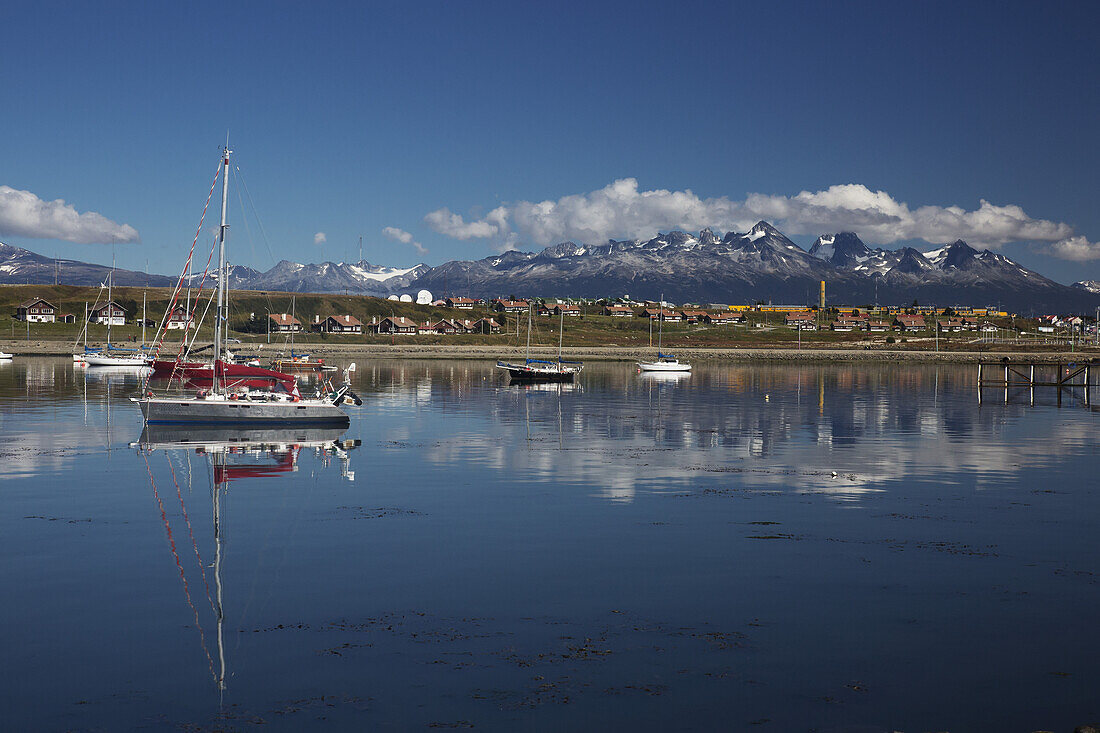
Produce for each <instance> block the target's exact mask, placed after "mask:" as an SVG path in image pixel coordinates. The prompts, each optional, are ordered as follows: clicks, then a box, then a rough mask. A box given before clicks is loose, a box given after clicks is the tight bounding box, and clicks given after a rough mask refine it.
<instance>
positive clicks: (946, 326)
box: [936, 318, 962, 333]
mask: <svg viewBox="0 0 1100 733" xmlns="http://www.w3.org/2000/svg"><path fill="white" fill-rule="evenodd" d="M936 328H938V329H939V331H940V333H958V332H959V331H961V330H962V324H961V323H960V322H959V321H958V320H956V319H954V318H948V319H947V320H943V319H940V320H937V321H936Z"/></svg>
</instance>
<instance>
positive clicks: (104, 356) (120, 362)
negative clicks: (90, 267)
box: [83, 256, 152, 367]
mask: <svg viewBox="0 0 1100 733" xmlns="http://www.w3.org/2000/svg"><path fill="white" fill-rule="evenodd" d="M114 282H115V261H114V257H113V256H112V258H111V274H110V275H108V276H107V305H106V306H105V307H106V308H107V350H106V351H99V352H88V347H87V343H85V346H84V349H85V352H86V353H85V354H84V358H83V363H84V364H86V365H87V366H90V367H101V366H113V367H119V366H121V367H145V366H148V365H149V363H150V362H151V361H152V360H151V359H150V358H149V357H148V356H147V355H145V354H143V353H141V352H139V351H136V350H135V349H120V348H118V347H117V346H112V345H111V322H112V321H114V320H115V301H114V299H113V297H112V292H111V291H112V289H113V287H114ZM89 319H90V315H89Z"/></svg>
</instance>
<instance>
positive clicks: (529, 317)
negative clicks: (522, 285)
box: [524, 303, 534, 361]
mask: <svg viewBox="0 0 1100 733" xmlns="http://www.w3.org/2000/svg"><path fill="white" fill-rule="evenodd" d="M532 308H534V304H533V303H528V304H527V356H525V357H524V359H526V360H527V361H531V309H532Z"/></svg>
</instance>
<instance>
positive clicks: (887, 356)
mask: <svg viewBox="0 0 1100 733" xmlns="http://www.w3.org/2000/svg"><path fill="white" fill-rule="evenodd" d="M298 346H299V347H300V348H302V349H303V350H308V351H309V353H311V354H313V355H315V356H317V357H320V358H323V359H340V360H351V359H357V358H358V359H476V360H492V361H496V360H497V359H517V358H523V354H524V350H523V348H519V347H514V346H511V347H510V346H480V345H474V344H454V345H451V344H446V345H442V344H400V343H398V344H394V345H392V346H391V345H389V344H328V343H324V344H318V343H309V344H299V345H298ZM235 350H236V351H239V352H240V353H243V354H257V355H259V356H260V357H261V359H263V358H264V357H271V358H274V357H276V356H279V355H280V354H281V355H286V354H287V353H288V352H289V349H286V348H285V347H284V346H282V345H279V346H275V345H273V344H266V343H261V342H250V341H246V342H244V343H242V344H239V345H237V347H236V349H235ZM0 351H6V352H8V353H10V354H13V355H14V356H15V357H16V358H19V357H27V356H47V357H65V356H71V355H72V353H73V349H72V347H71V346H70V345H69V344H64V343H60V342H56V341H30V342H27V341H19V340H16V341H11V340H6V341H0ZM674 351H675V353H676V355H677V356H679V357H681V358H683V359H686V360H698V361H730V362H754V361H756V362H769V361H770V362H825V363H828V362H839V363H843V362H883V363H925V364H977V363H978V362H986V363H989V362H995V361H1000V360H1002V359H1004V358H1008V359H1009V360H1011V361H1016V360H1026V361H1031V362H1035V363H1037V364H1038V363H1049V364H1056V363H1059V362H1062V363H1065V362H1070V361H1084V360H1087V359H1092V358H1100V350H1097V349H1095V348H1091V349H1087V350H1082V351H1072V352H1071V351H1061V352H1047V351H1044V352H1029V351H1025V350H1019V351H939V352H937V351H928V350H916V349H889V348H873V349H864V348H850V349H841V348H804V349H796V348H789V347H744V348H740V347H720V348H719V347H695V348H677V349H675V350H674ZM173 353H174V352H173ZM557 354H558V352H557V349H556V348H551V347H538V348H534V347H533V348H532V349H531V356H532V357H535V358H540V359H546V358H549V359H554V358H557ZM653 355H654V349H651V348H634V347H621V346H589V347H578V348H571V349H568V350H567V351H566V352H565V353H564V355H563V356H564V358H566V359H569V360H579V361H636V360H640V359H652V358H653Z"/></svg>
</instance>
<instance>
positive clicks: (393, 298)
mask: <svg viewBox="0 0 1100 733" xmlns="http://www.w3.org/2000/svg"><path fill="white" fill-rule="evenodd" d="M386 300H401V298H398V297H397V296H396V295H391V296H390V297H388V298H386Z"/></svg>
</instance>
